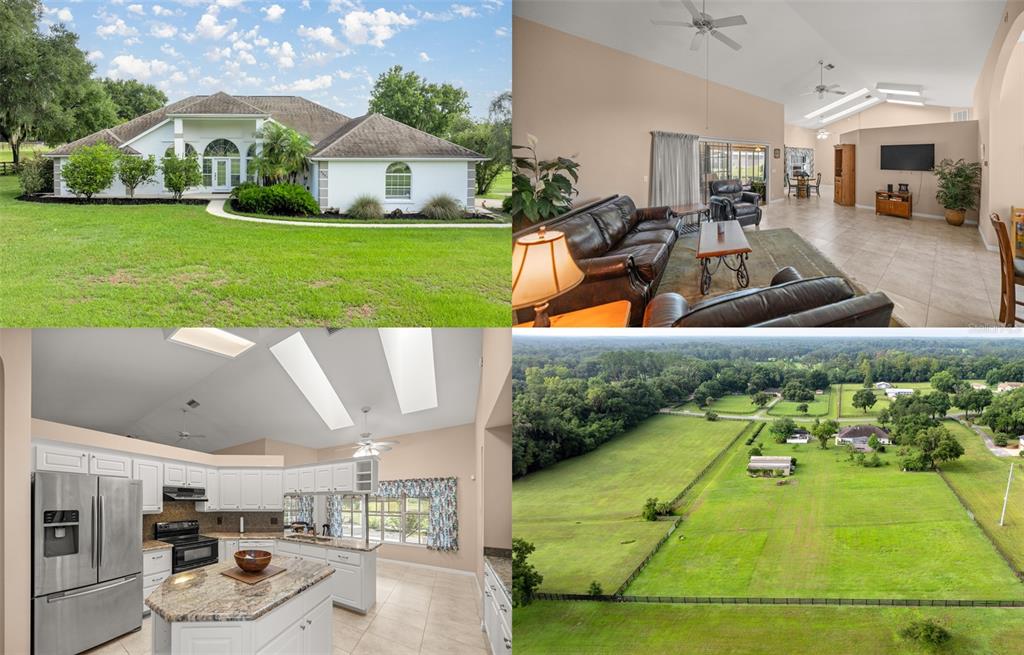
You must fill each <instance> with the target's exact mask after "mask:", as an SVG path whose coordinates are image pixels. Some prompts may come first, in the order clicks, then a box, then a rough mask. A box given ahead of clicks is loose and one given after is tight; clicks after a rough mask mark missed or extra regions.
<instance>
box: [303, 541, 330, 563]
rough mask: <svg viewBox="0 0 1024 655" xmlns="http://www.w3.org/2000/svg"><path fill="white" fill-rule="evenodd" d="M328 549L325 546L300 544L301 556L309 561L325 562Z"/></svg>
mask: <svg viewBox="0 0 1024 655" xmlns="http://www.w3.org/2000/svg"><path fill="white" fill-rule="evenodd" d="M326 550H327V549H326V548H324V547H323V546H313V545H310V544H300V545H299V554H300V555H302V556H303V557H305V558H307V559H316V560H321V561H323V560H324V559H326V558H325V554H326V553H325V552H324V551H326Z"/></svg>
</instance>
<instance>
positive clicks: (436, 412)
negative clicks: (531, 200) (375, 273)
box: [32, 329, 481, 452]
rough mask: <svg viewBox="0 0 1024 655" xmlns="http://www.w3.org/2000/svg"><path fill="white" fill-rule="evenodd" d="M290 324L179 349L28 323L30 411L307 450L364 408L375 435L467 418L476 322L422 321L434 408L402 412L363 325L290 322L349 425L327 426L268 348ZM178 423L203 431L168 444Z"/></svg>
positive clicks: (155, 336) (163, 436) (197, 445)
mask: <svg viewBox="0 0 1024 655" xmlns="http://www.w3.org/2000/svg"><path fill="white" fill-rule="evenodd" d="M296 331H297V330H294V329H273V330H270V329H253V330H232V332H233V333H235V334H238V335H240V336H243V337H245V338H247V339H249V340H251V341H254V342H255V344H256V345H255V346H253V347H252V348H250V349H249V350H247V351H246V352H244V353H242V354H241V355H239V356H238V357H237V358H235V359H229V358H225V357H222V356H219V355H216V354H212V353H208V352H204V351H201V350H196V349H193V348H189V347H185V346H182V345H179V344H176V343H173V342H171V341H168V340H167V339H166V338H165V337H166V335H165V333H164V331H162V330H149V329H131V330H117V329H104V330H88V329H85V330H83V329H78V330H35V331H34V332H33V337H32V341H33V343H32V414H33V416H34V417H36V418H40V419H46V420H50V421H56V422H59V423H66V424H69V425H76V426H80V427H85V428H91V429H94V430H101V431H103V432H110V433H113V434H120V435H132V436H135V437H138V438H140V439H145V440H149V441H154V442H158V443H166V444H172V445H178V446H180V447H183V448H191V449H193V450H201V451H206V452H212V451H216V450H219V449H221V448H225V447H228V446H231V445H235V444H239V443H245V442H247V441H252V440H254V439H262V438H269V439H277V440H280V441H287V442H291V443H295V444H299V445H303V446H308V447H311V448H324V447H329V446H338V445H343V444H350V443H353V442H355V441H356V440H357V439H358V438H359V433H360V432H362V431H363V425H362V415H361V413H360V408H361V407H363V406H370V407H372V411H371V413H370V414H369V421H368V428H369V431H370V432H372V434H373V437H374V438H386V437H392V436H396V435H401V434H408V433H412V432H421V431H425V430H432V429H439V428H445V427H452V426H456V425H465V424H467V423H472V422H473V420H474V418H475V413H476V402H477V394H478V392H479V386H480V356H481V333H480V331H479V330H468V329H467V330H457V329H448V330H433V331H432V341H433V348H434V353H433V354H434V373H435V376H436V382H437V401H438V403H437V407H436V408H433V409H426V410H422V411H417V412H412V413H409V414H402V412H401V410H400V409H399V404H398V399H397V396H396V393H395V389H394V385H393V383H392V379H391V375H390V372H389V371H390V369H389V368H388V363H387V361H386V357H385V354H384V349H383V347H382V345H381V339H380V337H379V335H378V332H377V330H374V329H346V330H341V331H338V332H335V333H333V334H330V333H328V331H327V330H325V329H308V330H298V331H299V332H301V333H302V335H303V338H304V339H305V341H306V343H307V344H308V345H309V349H310V351H312V353H313V355H314V356H315V357H316V360H317V361H318V362H319V364H320V367H321V368H322V369H323V371H324V373H325V374H326V376H327V379H328V381H329V382H330V384H331V386H332V387H333V388H334V390H335V391H336V392H337V395H338V397H339V398H340V399H341V401H342V403H343V404H344V405H345V407H346V408H347V410H348V413H349V414H350V415H351V417H352V419H353V420H354V421H355V425H354V426H352V427H347V428H341V429H338V430H330V429H328V427H327V426H326V424H325V423H324V421H323V420H322V419H321V418H320V416H319V414H317V412H316V411H315V410H314V409H313V407H312V406H311V404H310V402H309V401H308V400H307V399H306V397H305V396H304V395H303V394H302V393H301V392H300V391H299V389H298V387H297V386H296V385H295V383H294V382H293V381H292V379H291V378H290V377H289V375H288V373H286V372H285V369H284V368H282V366H281V364H279V363H278V361H277V359H275V357H274V355H273V354H272V353H271V352H270V350H269V348H270V347H271V346H273V345H274V344H277V343H279V342H281V341H282V340H283V339H285V338H287V337H289V336H291V335H293V334H294V333H295V332H296ZM190 399H195V400H197V401H199V403H200V406H199V407H198V408H196V409H194V410H189V413H188V419H187V429H188V431H189V432H191V433H193V434H204V435H206V438H205V439H192V440H189V441H187V442H184V443H177V441H178V439H177V434H178V431H179V430H181V429H182V412H181V410H182V408H183V407H184V406H185V403H186V402H187V401H188V400H190Z"/></svg>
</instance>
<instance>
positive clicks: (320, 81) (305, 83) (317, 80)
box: [270, 75, 331, 92]
mask: <svg viewBox="0 0 1024 655" xmlns="http://www.w3.org/2000/svg"><path fill="white" fill-rule="evenodd" d="M330 87H331V76H330V75H317V76H316V77H311V78H308V79H301V80H295V81H294V82H290V83H288V84H277V85H274V86H272V87H270V90H271V91H278V92H281V91H292V92H297V91H319V90H321V89H329V88H330Z"/></svg>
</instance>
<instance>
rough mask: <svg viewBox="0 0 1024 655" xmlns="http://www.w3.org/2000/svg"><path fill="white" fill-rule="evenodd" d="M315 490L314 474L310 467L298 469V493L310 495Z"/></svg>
mask: <svg viewBox="0 0 1024 655" xmlns="http://www.w3.org/2000/svg"><path fill="white" fill-rule="evenodd" d="M315 489H316V472H315V471H314V470H313V468H312V467H310V468H304V469H299V491H301V492H302V493H312V492H313V491H314V490H315Z"/></svg>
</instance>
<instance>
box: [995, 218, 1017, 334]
mask: <svg viewBox="0 0 1024 655" xmlns="http://www.w3.org/2000/svg"><path fill="white" fill-rule="evenodd" d="M989 220H990V221H992V227H993V228H994V229H995V231H996V238H997V239H998V240H999V262H1000V267H999V268H1000V269H1001V271H1000V274H1001V281H1002V285H1001V290H1000V294H999V321H1000V322H1001V323H1002V324H1003V325H1004V326H1005V327H1013V326H1014V325H1016V324H1017V321H1024V317H1021V316H1017V306H1018V305H1021V306H1024V302H1021V301H1019V300H1017V285H1018V284H1024V259H1021V258H1020V257H1014V256H1013V246H1012V245H1011V244H1010V233H1009V231H1008V230H1007V229H1006V223H1004V222H1003V221H1002V220H1001V219H1000V218H999V214H996V213H995V212H993V213H992V215H991V216H989Z"/></svg>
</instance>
